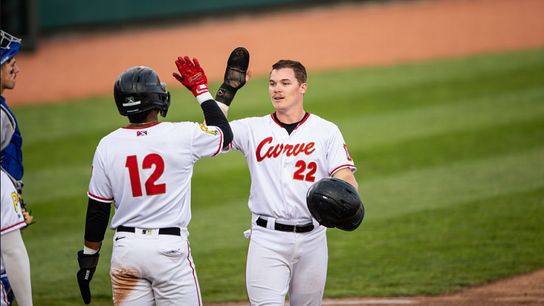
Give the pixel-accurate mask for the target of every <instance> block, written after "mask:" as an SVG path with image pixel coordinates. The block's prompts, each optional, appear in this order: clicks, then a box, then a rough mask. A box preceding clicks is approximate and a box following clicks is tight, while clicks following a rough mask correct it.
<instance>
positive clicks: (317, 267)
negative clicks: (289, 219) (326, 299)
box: [246, 224, 328, 306]
mask: <svg viewBox="0 0 544 306" xmlns="http://www.w3.org/2000/svg"><path fill="white" fill-rule="evenodd" d="M250 239H251V240H250V243H249V250H248V255H247V265H246V287H247V292H248V296H249V300H250V303H251V305H252V306H264V305H266V306H284V305H285V296H286V294H289V303H290V305H291V306H319V305H321V303H322V299H323V291H324V289H325V281H326V279H327V263H328V249H327V236H326V229H325V228H324V227H321V226H319V227H317V228H316V229H314V230H313V231H311V232H308V233H291V232H281V231H277V230H273V229H267V228H264V227H260V226H258V225H255V224H253V226H252V230H251V238H250Z"/></svg>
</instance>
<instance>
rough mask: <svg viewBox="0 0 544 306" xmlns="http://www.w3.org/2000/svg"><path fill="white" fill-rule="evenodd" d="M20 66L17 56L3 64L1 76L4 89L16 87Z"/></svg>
mask: <svg viewBox="0 0 544 306" xmlns="http://www.w3.org/2000/svg"><path fill="white" fill-rule="evenodd" d="M19 71H20V70H19V67H17V63H16V60H15V58H11V59H10V60H8V61H7V62H5V63H4V65H2V71H1V74H2V75H1V78H2V91H3V90H4V89H13V88H15V82H16V80H15V79H16V78H17V74H18V73H19Z"/></svg>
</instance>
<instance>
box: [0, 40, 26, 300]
mask: <svg viewBox="0 0 544 306" xmlns="http://www.w3.org/2000/svg"><path fill="white" fill-rule="evenodd" d="M20 49H21V39H19V38H17V37H15V36H13V35H10V34H9V33H7V32H5V31H3V30H0V66H1V70H0V115H1V119H0V123H1V130H0V133H1V135H0V138H1V146H0V149H1V168H2V215H1V219H2V263H4V261H5V262H6V264H5V267H6V269H4V265H2V268H1V271H0V279H1V282H2V290H1V291H2V294H4V293H7V295H3V296H2V302H1V303H3V304H2V305H4V304H6V305H11V302H12V301H13V294H10V288H11V285H10V281H9V280H8V274H9V279H11V283H13V288H14V291H15V292H16V293H17V291H18V293H17V295H18V298H17V301H18V303H19V305H31V304H32V298H31V297H32V293H31V290H30V286H29V285H30V266H29V261H28V255H27V252H26V248H25V247H24V244H23V242H22V239H21V235H20V232H19V229H20V228H22V227H24V226H25V225H26V224H30V223H31V222H32V216H31V215H30V214H29V213H28V212H27V211H26V210H25V207H24V204H23V203H24V202H23V201H22V198H21V192H22V187H23V183H22V177H23V159H22V150H21V147H22V136H21V132H20V130H19V125H18V124H17V120H16V118H15V115H14V114H13V112H12V111H11V110H10V108H9V107H8V105H7V103H6V99H5V98H4V96H3V94H4V90H11V89H14V88H15V85H16V79H17V74H18V73H19V67H18V66H17V63H16V59H15V56H16V55H17V53H18V52H19V50H20ZM11 188H15V189H16V190H17V195H16V196H13V198H12V194H11V193H10V190H11ZM15 202H16V205H14V204H15ZM17 205H18V206H17ZM17 207H18V208H17ZM9 208H12V209H11V210H13V209H15V210H16V213H17V215H21V216H22V217H23V219H24V223H26V224H20V225H14V224H15V223H14V224H11V222H13V221H14V218H12V217H11V215H10V213H11V214H13V213H12V212H11V211H10V210H9ZM12 231H13V232H12ZM4 233H6V234H8V233H10V234H9V235H6V236H4ZM4 254H6V258H4ZM14 255H21V257H20V258H15V257H13V256H14ZM20 267H23V268H24V269H22V270H21V272H20V273H15V272H14V271H17V270H18V268H20ZM6 270H7V272H10V271H11V272H10V273H6ZM12 278H13V279H12ZM26 285H28V286H26Z"/></svg>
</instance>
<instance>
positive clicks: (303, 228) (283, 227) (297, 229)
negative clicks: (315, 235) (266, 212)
mask: <svg viewBox="0 0 544 306" xmlns="http://www.w3.org/2000/svg"><path fill="white" fill-rule="evenodd" d="M267 224H268V221H267V220H265V219H263V218H261V217H259V218H258V219H257V225H258V226H262V227H266V225H267ZM274 229H275V230H277V231H282V232H293V233H307V232H311V231H312V230H313V229H314V225H313V223H308V224H303V225H288V224H281V223H278V222H274Z"/></svg>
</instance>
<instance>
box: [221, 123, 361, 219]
mask: <svg viewBox="0 0 544 306" xmlns="http://www.w3.org/2000/svg"><path fill="white" fill-rule="evenodd" d="M230 125H231V128H232V131H233V134H234V140H233V141H232V143H231V146H232V148H234V149H236V150H240V151H241V152H242V153H243V154H244V156H245V158H246V160H247V164H248V167H249V172H250V174H251V191H250V197H249V209H250V210H251V212H252V213H254V214H256V215H263V216H269V217H274V218H276V219H283V220H293V221H297V220H309V219H311V215H310V212H309V210H308V207H307V206H306V192H307V191H308V189H309V188H310V186H311V185H312V184H313V183H314V182H317V181H318V180H320V179H322V178H324V177H329V176H332V175H333V174H334V173H336V172H337V171H338V170H340V169H344V168H350V169H352V171H355V170H356V168H355V165H354V163H353V160H352V159H351V157H350V155H349V153H348V149H347V146H346V144H345V142H344V138H343V137H342V134H341V133H340V130H339V129H338V127H337V126H336V125H335V124H333V123H332V122H329V121H327V120H324V119H322V118H320V117H319V116H317V115H314V114H308V115H307V116H306V118H305V119H304V120H303V121H302V122H300V123H299V125H298V126H297V127H296V128H295V130H294V131H293V132H292V133H291V134H290V135H289V133H288V132H287V130H286V129H285V128H283V127H282V126H281V125H280V123H278V122H276V121H275V119H274V116H273V114H272V115H266V116H264V117H253V118H245V119H240V120H234V121H232V122H230Z"/></svg>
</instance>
